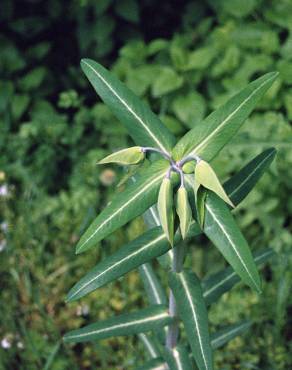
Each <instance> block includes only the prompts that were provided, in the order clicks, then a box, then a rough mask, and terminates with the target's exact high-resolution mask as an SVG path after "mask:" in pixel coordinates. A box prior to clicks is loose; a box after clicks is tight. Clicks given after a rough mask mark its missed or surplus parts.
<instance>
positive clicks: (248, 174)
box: [224, 148, 276, 205]
mask: <svg viewBox="0 0 292 370" xmlns="http://www.w3.org/2000/svg"><path fill="white" fill-rule="evenodd" d="M275 155H276V149H274V148H270V149H267V150H265V151H263V152H262V153H260V154H259V155H257V156H256V157H255V158H254V159H253V160H251V161H250V162H248V164H247V165H246V166H244V167H243V168H242V169H241V170H240V171H239V172H237V173H236V174H235V175H234V176H232V177H231V178H230V179H229V180H228V181H226V183H225V184H224V189H225V191H226V193H227V194H228V196H229V198H230V199H231V200H232V202H233V203H234V204H235V205H237V204H239V203H240V202H241V201H242V200H243V199H244V198H245V197H246V196H247V195H248V194H249V192H250V191H251V190H252V188H253V187H254V186H255V185H256V183H257V182H258V180H259V179H260V178H261V176H262V175H263V174H264V172H265V171H266V170H267V168H268V167H269V166H270V164H271V163H272V161H273V159H274V158H275Z"/></svg>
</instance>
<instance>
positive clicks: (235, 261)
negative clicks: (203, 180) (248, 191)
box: [203, 193, 261, 293]
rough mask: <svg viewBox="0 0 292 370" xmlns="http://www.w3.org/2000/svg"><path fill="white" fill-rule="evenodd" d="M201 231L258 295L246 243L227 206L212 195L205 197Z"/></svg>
mask: <svg viewBox="0 0 292 370" xmlns="http://www.w3.org/2000/svg"><path fill="white" fill-rule="evenodd" d="M203 231H204V233H205V234H206V235H207V237H208V238H209V239H210V240H211V241H212V242H213V244H214V245H215V246H216V247H217V248H218V249H219V250H220V252H221V253H222V254H223V256H224V257H225V259H226V260H227V261H228V263H229V264H230V265H231V266H232V267H233V269H234V270H235V271H236V273H237V274H238V275H239V276H240V277H241V279H242V280H243V281H244V282H245V283H246V284H247V285H249V286H250V287H251V288H253V289H255V290H256V291H257V292H259V293H260V292H261V283H260V277H259V274H258V271H257V268H256V266H255V263H254V260H253V258H252V254H251V251H250V249H249V247H248V245H247V242H246V240H245V239H244V237H243V235H242V233H241V231H240V230H239V228H238V226H237V224H236V223H235V221H234V219H233V217H232V215H231V213H230V211H229V209H228V207H227V205H226V204H225V203H224V202H223V201H222V200H221V199H220V198H219V197H218V196H217V195H216V194H214V193H208V195H207V197H206V201H205V223H204V230H203Z"/></svg>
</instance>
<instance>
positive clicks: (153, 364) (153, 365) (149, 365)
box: [136, 357, 169, 370]
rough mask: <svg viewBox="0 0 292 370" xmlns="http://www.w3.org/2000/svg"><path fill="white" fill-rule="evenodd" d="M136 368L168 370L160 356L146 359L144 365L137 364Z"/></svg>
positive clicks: (139, 369) (141, 369)
mask: <svg viewBox="0 0 292 370" xmlns="http://www.w3.org/2000/svg"><path fill="white" fill-rule="evenodd" d="M136 370H169V368H168V366H167V364H166V363H165V361H164V359H163V358H162V357H157V358H154V359H152V360H150V361H147V362H146V363H145V364H144V365H142V366H139V367H138V368H137V369H136Z"/></svg>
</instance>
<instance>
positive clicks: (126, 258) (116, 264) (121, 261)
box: [70, 234, 166, 298]
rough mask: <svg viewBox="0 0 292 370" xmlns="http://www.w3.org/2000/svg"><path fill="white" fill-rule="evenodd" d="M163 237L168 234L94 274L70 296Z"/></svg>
mask: <svg viewBox="0 0 292 370" xmlns="http://www.w3.org/2000/svg"><path fill="white" fill-rule="evenodd" d="M163 238H166V236H165V235H164V234H162V235H160V236H159V237H157V238H156V239H154V240H152V241H151V242H150V243H147V244H145V245H144V247H143V248H141V249H138V250H137V251H135V252H133V253H131V254H129V255H127V257H125V258H123V259H121V260H119V261H118V262H116V263H115V264H113V265H111V266H110V267H109V268H107V269H105V270H104V271H102V272H101V273H100V274H98V275H96V276H94V277H93V278H92V279H90V280H89V281H87V282H86V284H84V285H82V286H81V287H80V288H79V289H78V290H76V292H75V293H74V294H73V295H72V296H71V297H70V298H73V297H75V296H76V295H77V294H78V293H79V292H80V291H81V290H82V289H85V288H86V287H87V286H88V285H90V284H91V283H92V282H94V281H95V280H96V279H99V278H100V277H101V276H103V275H104V274H106V273H107V272H108V271H110V270H113V269H114V268H116V267H117V266H119V265H120V264H121V263H124V262H125V261H127V260H128V259H131V258H132V257H134V256H135V255H137V254H140V253H141V252H143V251H144V250H145V249H147V248H148V247H150V246H151V245H153V244H155V243H157V242H159V241H160V240H162V239H163Z"/></svg>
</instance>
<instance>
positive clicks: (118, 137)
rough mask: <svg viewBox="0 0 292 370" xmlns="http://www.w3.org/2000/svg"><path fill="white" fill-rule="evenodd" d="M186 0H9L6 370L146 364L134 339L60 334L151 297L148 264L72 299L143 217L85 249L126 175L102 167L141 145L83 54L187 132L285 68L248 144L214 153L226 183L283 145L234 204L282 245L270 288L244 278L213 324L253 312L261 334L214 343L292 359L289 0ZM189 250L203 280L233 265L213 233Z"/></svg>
mask: <svg viewBox="0 0 292 370" xmlns="http://www.w3.org/2000/svg"><path fill="white" fill-rule="evenodd" d="M181 4H182V5H181V8H180V9H178V8H177V5H175V2H172V1H170V2H163V3H162V4H160V5H159V7H158V8H157V2H155V1H153V0H143V1H139V2H136V1H134V0H122V1H113V0H99V1H98V2H96V1H90V0H71V1H68V2H59V1H56V0H47V1H42V2H41V1H38V0H30V1H27V2H25V4H24V3H23V2H20V1H16V0H15V1H9V0H2V2H1V8H2V9H1V13H0V24H1V34H0V48H1V58H0V74H1V75H0V76H1V77H0V130H1V135H0V145H1V151H2V155H1V158H0V182H1V183H0V207H1V211H0V212H1V214H0V217H1V219H0V221H1V231H0V251H1V252H0V253H1V254H0V256H1V259H0V273H1V290H0V299H1V306H0V323H1V324H0V339H1V346H0V369H15V368H18V369H30V370H31V369H32V370H33V369H45V370H48V369H53V370H58V369H67V368H70V369H94V368H97V367H99V368H101V369H123V368H127V369H131V368H132V365H134V364H133V361H134V360H133V359H134V354H135V353H136V346H137V343H136V339H135V338H132V339H131V338H119V339H116V338H115V339H111V340H106V341H101V342H99V343H95V344H87V345H81V344H80V345H76V346H74V347H70V346H64V345H63V344H61V342H60V338H61V336H62V334H63V333H64V332H65V331H68V330H69V329H72V328H74V327H79V326H80V325H81V324H85V323H87V322H90V321H96V319H98V318H100V319H101V318H106V317H109V316H110V315H112V314H116V313H119V312H121V311H123V310H130V309H133V308H135V307H137V306H142V305H143V302H144V294H143V291H142V287H141V283H140V281H139V279H138V275H137V274H136V273H130V274H128V275H127V276H126V277H125V278H124V279H123V280H121V281H119V282H118V283H115V284H113V285H112V286H111V287H105V288H102V289H100V290H98V292H96V293H94V294H92V295H90V296H89V297H88V298H85V299H83V300H82V304H80V303H78V302H77V303H73V304H70V305H67V306H66V305H65V304H64V297H65V294H66V292H67V291H68V290H69V288H70V287H71V286H72V285H73V283H74V282H75V281H77V280H78V278H80V277H81V276H82V275H84V273H85V272H86V271H87V270H88V269H89V268H90V267H92V266H93V265H94V264H95V262H96V261H97V260H100V259H102V258H103V256H105V255H108V254H110V253H111V252H112V251H113V250H115V249H117V248H118V247H119V246H120V245H121V244H122V243H123V242H125V241H127V240H129V239H132V238H133V237H134V236H136V235H138V234H139V233H140V232H141V231H142V230H143V228H144V225H143V223H142V221H141V220H140V221H135V222H132V223H131V224H129V225H128V226H127V227H126V228H124V229H123V230H119V231H118V232H116V233H115V234H114V235H112V236H111V237H110V238H108V239H107V240H106V241H103V242H102V243H100V244H101V245H100V247H101V246H102V248H96V249H95V250H94V251H90V252H89V253H85V254H82V255H80V256H78V257H76V256H75V255H74V246H75V244H76V241H77V240H78V238H79V236H80V234H81V233H82V232H83V231H84V229H85V228H86V227H87V226H88V224H89V223H90V221H91V220H92V219H93V217H94V216H95V215H96V213H97V212H98V211H99V210H100V209H101V208H103V207H104V206H105V205H106V203H107V201H108V200H109V196H110V194H111V193H112V192H113V191H115V188H116V185H117V183H118V181H119V178H120V177H121V176H122V175H123V173H122V171H121V170H119V169H117V168H115V167H107V168H100V167H97V166H96V162H97V160H99V159H101V158H102V157H103V156H105V155H106V154H108V153H109V152H112V151H114V150H116V149H119V148H123V147H126V146H128V145H129V144H130V143H129V142H128V139H127V136H126V133H125V131H124V129H123V128H122V126H121V125H120V123H119V122H117V121H116V120H115V119H114V118H113V116H112V115H111V113H110V111H109V110H108V109H107V108H106V107H105V106H104V105H103V104H102V103H101V102H100V101H99V100H98V99H97V97H96V95H95V93H94V91H93V89H92V88H91V87H90V86H89V83H88V82H87V81H86V80H85V78H84V76H83V74H82V72H81V70H80V67H79V60H80V59H81V57H90V58H92V59H96V60H98V61H99V62H101V63H103V64H105V65H106V66H108V67H110V68H111V69H113V70H114V71H115V73H116V74H117V75H118V77H119V78H120V79H122V80H123V81H125V82H126V84H127V85H128V86H129V87H130V88H131V89H132V90H134V91H135V92H136V93H137V94H138V95H139V96H142V97H144V98H145V99H146V100H147V101H148V102H149V103H150V104H151V106H152V108H153V109H154V111H156V112H157V113H159V115H160V117H161V119H162V120H163V122H164V123H165V125H166V126H167V127H169V128H170V129H171V130H172V131H173V132H174V133H175V134H176V135H180V134H183V133H184V132H185V131H186V130H187V129H188V128H190V127H192V126H193V125H194V124H195V123H196V122H198V121H199V120H201V119H202V117H204V116H205V115H206V114H207V113H209V112H210V111H211V110H212V109H214V108H216V107H218V106H219V105H220V104H221V103H222V102H224V101H225V100H226V99H227V98H228V97H229V96H231V95H232V94H234V93H235V92H236V91H238V90H239V89H240V88H241V87H243V86H244V85H246V84H247V82H248V81H250V80H252V79H254V78H256V77H257V76H259V75H261V74H263V73H265V72H268V71H273V70H278V71H279V72H280V78H279V79H278V81H277V82H276V83H275V84H274V85H273V87H272V89H271V90H270V91H269V92H268V94H267V95H266V97H265V99H264V100H262V101H261V103H260V105H259V106H258V109H257V111H256V112H255V113H254V114H253V115H252V116H251V118H250V119H249V120H248V122H247V123H246V124H245V126H244V128H243V129H242V130H241V132H240V134H238V135H237V137H236V140H235V141H233V143H232V144H230V145H229V146H228V147H227V148H226V149H225V150H224V151H223V152H222V153H221V154H220V156H218V157H217V158H216V160H215V161H214V167H215V168H216V169H217V170H218V171H219V173H220V175H221V178H222V179H224V178H227V177H228V176H229V175H230V174H233V173H234V172H235V171H236V170H238V169H239V167H240V166H242V165H243V164H244V163H246V162H247V161H248V159H250V158H251V157H252V156H254V155H256V154H258V153H259V152H260V151H261V149H263V148H266V147H270V146H275V147H276V148H277V149H278V156H277V159H276V161H275V163H274V164H273V166H272V168H271V170H270V172H269V173H268V174H266V175H265V176H264V178H263V179H262V180H261V181H260V183H259V185H258V186H257V187H256V189H255V190H254V191H253V192H252V193H251V194H250V195H249V197H248V198H247V200H245V201H244V202H243V204H242V205H241V206H240V207H239V209H238V210H237V212H236V213H237V220H238V222H239V223H240V226H241V228H242V230H243V232H244V233H245V235H246V237H247V239H248V240H249V242H250V245H251V246H252V248H253V250H257V249H260V248H261V247H267V246H271V247H272V248H273V249H274V250H275V251H276V252H277V257H276V258H275V259H274V260H273V261H272V262H271V263H270V264H269V265H267V266H266V267H265V269H264V271H263V276H264V278H265V284H264V293H263V295H262V296H261V297H258V296H256V295H255V294H254V293H253V292H251V291H250V290H249V289H248V288H245V287H243V286H241V287H240V289H234V290H233V291H232V292H231V293H228V294H226V295H224V296H223V298H222V299H221V300H220V303H219V304H218V305H215V306H214V307H212V308H211V311H210V320H211V322H212V324H213V327H214V328H216V327H217V326H218V325H219V324H220V325H222V324H225V323H226V324H228V323H232V322H234V321H236V320H237V319H242V318H245V317H247V316H250V317H252V318H253V319H254V322H255V323H254V326H253V329H252V332H251V333H252V335H247V336H246V337H243V338H238V339H235V340H233V341H232V342H231V343H230V344H229V345H228V346H227V347H225V348H224V349H223V350H220V351H217V353H216V358H215V361H216V366H217V367H218V368H221V369H237V368H240V369H275V370H276V369H277V370H281V369H287V368H289V366H291V365H292V363H291V351H292V345H291V312H292V301H291V279H292V275H291V271H292V270H291V267H292V255H291V244H292V236H291V211H292V199H291V197H289V195H290V194H291V191H292V185H291V184H292V173H291V171H290V169H291V166H292V151H291V143H292V135H291V120H292V4H291V1H290V0H280V1H273V0H270V1H263V0H246V1H244V2H242V1H237V0H212V1H211V0H210V1H201V2H197V1H191V0H189V1H187V0H185V1H182V2H181ZM149 19H151V21H149ZM189 247H190V248H192V249H193V253H192V258H191V259H189V261H188V262H187V264H188V265H189V266H190V267H192V268H193V269H194V270H195V271H196V272H197V273H198V274H199V275H200V276H205V275H206V274H209V273H211V272H214V271H216V270H218V269H219V268H220V267H222V264H223V259H222V258H221V257H220V256H219V254H218V253H217V252H216V250H215V249H214V248H211V246H210V245H209V244H208V243H207V242H206V240H205V239H203V238H202V239H200V240H199V241H194V242H192V243H191V245H190V246H189ZM289 317H290V318H289ZM93 319H94V320H93ZM289 327H290V331H289ZM134 348H135V349H134ZM138 351H140V352H141V359H142V356H143V350H142V348H140V347H138ZM289 354H290V355H289ZM121 363H123V364H125V367H122V366H121V365H120V364H121Z"/></svg>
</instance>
